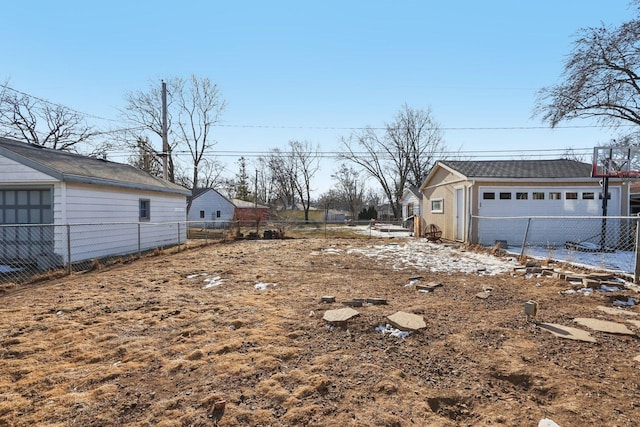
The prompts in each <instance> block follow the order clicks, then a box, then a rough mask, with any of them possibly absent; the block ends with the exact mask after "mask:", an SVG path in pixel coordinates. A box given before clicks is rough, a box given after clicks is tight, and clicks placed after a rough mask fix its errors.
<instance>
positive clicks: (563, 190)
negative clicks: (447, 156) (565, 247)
mask: <svg viewBox="0 0 640 427" xmlns="http://www.w3.org/2000/svg"><path fill="white" fill-rule="evenodd" d="M591 170H592V165H591V164H589V163H581V162H577V161H573V160H567V159H556V160H486V161H440V162H437V163H436V165H435V166H434V167H433V168H432V170H431V172H430V173H429V175H428V176H427V178H426V179H425V181H424V182H423V184H422V185H421V187H420V191H421V193H422V194H423V200H422V219H423V221H424V227H423V228H422V229H423V230H425V229H428V227H426V226H428V225H431V224H434V225H435V226H436V227H437V228H439V229H440V230H441V231H442V238H444V239H447V240H454V241H460V242H468V243H480V244H483V245H492V244H494V243H495V242H496V241H507V242H508V243H509V244H521V243H522V239H523V234H524V231H525V230H524V228H525V227H526V224H527V223H526V220H517V219H514V220H507V219H505V218H507V217H531V216H547V217H558V216H570V217H597V216H602V214H603V210H602V197H603V195H602V187H601V186H600V183H599V179H598V178H592V177H591ZM628 187H629V186H628V185H626V183H624V182H623V181H622V180H620V179H610V181H609V191H608V193H609V195H608V210H607V216H621V215H622V216H624V215H628V214H629V195H628V193H629V188H628ZM568 224H569V222H563V221H559V220H549V221H548V222H547V224H546V225H545V227H539V228H532V229H530V230H527V233H528V234H527V241H528V242H531V243H539V244H562V243H564V242H566V241H567V240H582V239H585V240H586V239H587V238H589V237H590V236H589V235H590V234H594V229H593V228H591V229H589V228H587V227H581V226H579V225H577V223H576V222H574V224H576V226H575V227H571V228H572V229H570V227H568V226H567V225H568ZM612 224H613V222H611V223H610V225H612ZM614 232H621V231H620V230H614ZM595 234H598V233H597V230H596V231H595Z"/></svg>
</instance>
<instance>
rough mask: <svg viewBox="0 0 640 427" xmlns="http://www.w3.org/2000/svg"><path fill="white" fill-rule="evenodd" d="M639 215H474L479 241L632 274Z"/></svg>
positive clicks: (633, 273) (635, 259) (486, 244)
mask: <svg viewBox="0 0 640 427" xmlns="http://www.w3.org/2000/svg"><path fill="white" fill-rule="evenodd" d="M639 220H640V218H639V217H637V216H615V217H614V216H607V217H602V216H573V217H572V216H529V217H481V216H473V217H472V224H471V227H470V232H471V233H472V234H473V233H474V231H473V230H477V232H476V233H475V236H476V240H477V241H476V243H479V244H481V245H484V246H493V245H500V246H503V247H505V248H507V250H509V251H510V252H513V253H517V254H519V255H524V256H531V257H537V258H549V259H553V260H557V261H566V262H571V263H576V264H584V265H586V266H590V267H594V268H600V269H603V270H608V271H613V272H619V273H624V274H626V275H634V277H637V272H636V265H637V255H638V236H637V235H638V221H639Z"/></svg>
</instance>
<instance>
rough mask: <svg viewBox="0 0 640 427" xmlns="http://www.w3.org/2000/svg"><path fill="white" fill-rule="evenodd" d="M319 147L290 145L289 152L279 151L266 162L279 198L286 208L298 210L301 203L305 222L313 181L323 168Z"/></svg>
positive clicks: (299, 143) (273, 153)
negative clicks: (296, 205) (297, 207)
mask: <svg viewBox="0 0 640 427" xmlns="http://www.w3.org/2000/svg"><path fill="white" fill-rule="evenodd" d="M319 160H320V155H319V153H318V147H314V146H313V145H312V144H311V143H310V142H307V141H304V142H301V141H295V140H292V141H289V151H282V150H280V149H279V148H275V149H273V150H271V151H270V153H269V154H268V155H267V156H266V157H265V158H264V160H263V162H264V163H265V164H266V165H267V168H268V170H269V175H270V182H271V184H272V186H273V191H274V193H275V198H276V199H277V200H279V201H280V202H281V203H282V205H283V207H284V208H285V209H287V208H288V207H292V208H294V207H295V204H296V201H300V203H301V205H302V209H303V210H304V219H305V221H308V220H309V208H310V206H311V181H312V179H313V177H314V176H315V174H316V172H317V171H318V168H319Z"/></svg>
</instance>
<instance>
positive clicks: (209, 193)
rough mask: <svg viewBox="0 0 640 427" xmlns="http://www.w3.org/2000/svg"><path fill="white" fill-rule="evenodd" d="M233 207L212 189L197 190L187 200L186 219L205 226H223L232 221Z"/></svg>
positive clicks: (231, 203)
mask: <svg viewBox="0 0 640 427" xmlns="http://www.w3.org/2000/svg"><path fill="white" fill-rule="evenodd" d="M234 212H235V205H234V204H233V202H231V201H230V200H229V199H227V198H226V197H224V196H223V195H222V194H220V193H219V192H218V191H216V190H214V189H213V188H197V189H196V191H195V192H194V194H193V197H191V198H190V200H189V208H188V214H187V219H188V220H189V221H190V222H191V221H196V222H197V221H203V222H205V223H206V224H207V226H212V227H216V226H220V227H222V226H224V225H225V224H228V223H229V222H231V221H233V219H234Z"/></svg>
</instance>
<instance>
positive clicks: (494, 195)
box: [478, 186, 621, 245]
mask: <svg viewBox="0 0 640 427" xmlns="http://www.w3.org/2000/svg"><path fill="white" fill-rule="evenodd" d="M601 191H602V189H601V188H600V187H599V186H593V187H583V188H580V189H579V190H576V188H574V187H565V188H562V187H556V188H553V189H549V188H548V187H547V188H544V187H540V188H535V187H529V188H526V189H523V188H522V187H514V188H506V187H479V193H478V197H479V199H480V200H479V210H478V212H479V216H480V217H483V218H481V219H480V221H479V224H478V237H479V240H480V243H481V244H484V245H492V244H494V243H495V242H496V241H497V240H506V241H507V242H508V243H509V244H510V245H511V244H515V245H519V244H522V241H523V239H524V233H525V231H526V230H527V226H529V229H528V232H527V233H528V234H527V243H530V244H531V243H533V244H563V243H564V242H566V241H583V240H588V239H589V238H590V237H591V235H592V234H594V233H596V234H597V232H598V230H597V229H594V226H593V225H591V223H593V221H592V220H585V221H581V220H560V219H552V220H544V221H542V220H536V221H535V223H534V224H533V226H532V223H528V222H527V219H526V217H532V216H554V217H555V216H601V215H602V193H601ZM609 194H610V198H609V200H608V211H607V215H608V216H619V215H620V197H621V193H620V188H619V187H614V188H611V189H610V190H609ZM486 217H525V218H523V219H509V220H504V219H503V220H495V219H488V218H486ZM596 228H597V227H596Z"/></svg>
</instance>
